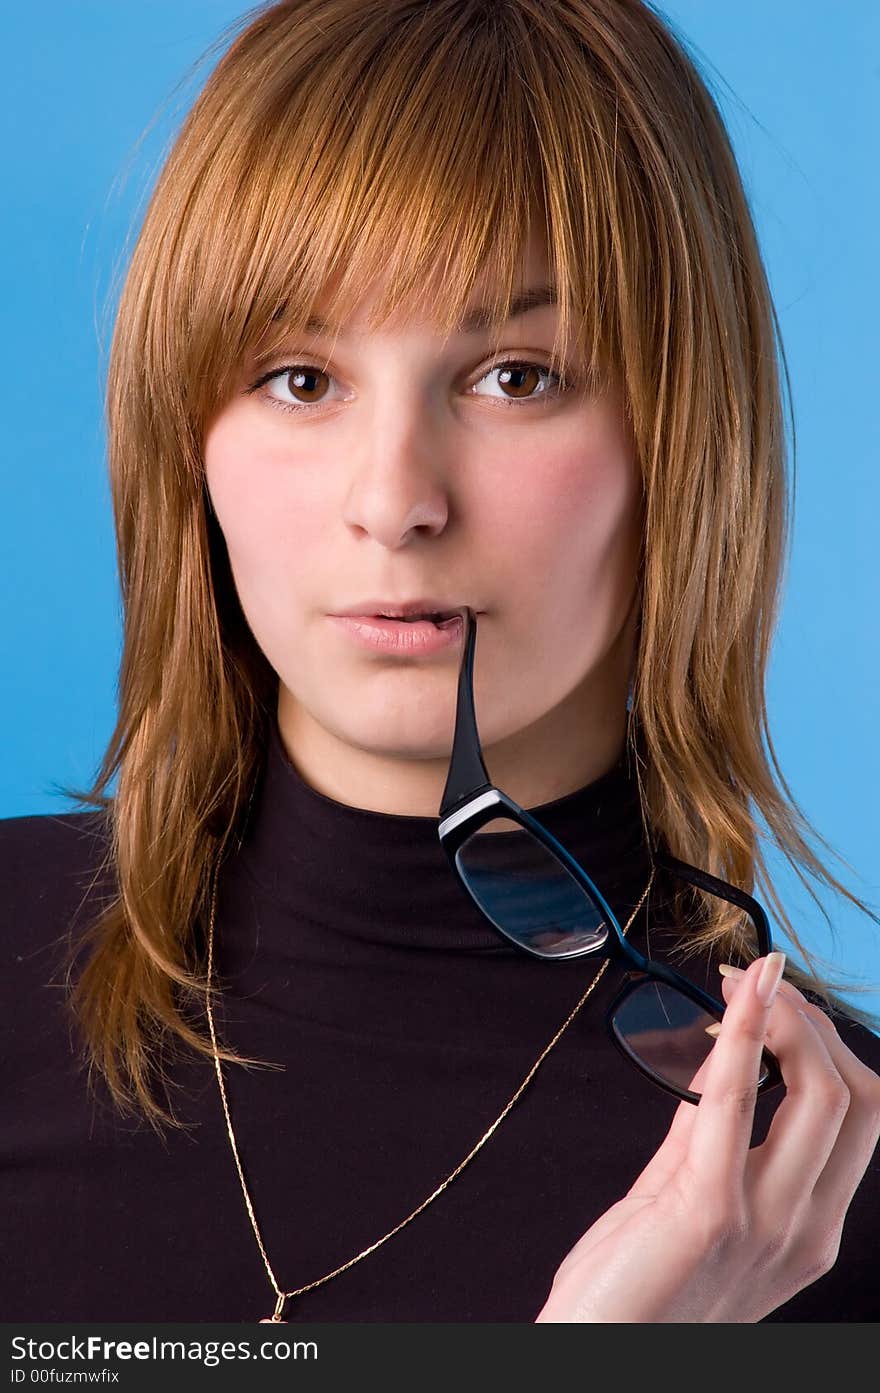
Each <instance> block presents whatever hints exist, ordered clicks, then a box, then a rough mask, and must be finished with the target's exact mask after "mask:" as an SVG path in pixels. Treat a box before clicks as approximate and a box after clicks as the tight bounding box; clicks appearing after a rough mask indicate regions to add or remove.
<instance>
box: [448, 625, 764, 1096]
mask: <svg viewBox="0 0 880 1393" xmlns="http://www.w3.org/2000/svg"><path fill="white" fill-rule="evenodd" d="M463 615H464V640H463V644H462V658H461V668H460V671H459V678H458V702H457V707H456V714H455V735H454V739H453V746H452V755H451V757H450V761H449V774H448V776H447V779H446V787H445V788H444V790H443V798H442V800H441V803H440V826H439V834H440V841H441V844H442V846H443V849H444V851H445V852H446V854H447V856H448V857H449V861H450V864H451V865H452V869H453V871H454V872H455V875H456V876H457V877H458V880H459V881H460V883H461V885H462V886H463V888H464V890H465V891H466V892H467V894H468V895H469V897H470V898H471V899H472V900H473V901H474V903H475V904H476V906H477V908H478V909H479V910H480V912H481V913H482V914H483V916H484V918H485V919H487V920H488V922H489V923H490V924H491V925H492V927H493V928H494V929H496V930H497V931H498V933H500V934H502V935H503V937H504V938H506V939H507V940H509V941H510V942H511V943H512V944H513V945H514V946H515V947H516V948H518V949H519V950H520V951H522V952H524V953H528V954H530V955H531V956H532V957H536V958H543V959H544V960H545V961H547V962H559V961H567V960H569V959H571V958H581V957H584V956H587V955H589V954H595V955H597V956H599V957H607V958H611V959H617V960H618V961H619V962H620V963H621V965H622V966H623V967H624V969H625V978H624V982H623V986H622V987H621V990H620V991H619V992H618V994H617V996H616V997H615V998H614V1000H613V1001H612V1003H611V1005H610V1006H609V1008H608V1011H607V1013H606V1017H605V1021H606V1025H607V1028H608V1032H609V1034H610V1036H611V1039H612V1040H613V1041H614V1044H615V1045H616V1046H617V1048H618V1049H619V1050H620V1051H621V1052H622V1053H623V1054H624V1055H625V1056H626V1058H627V1059H629V1060H630V1062H631V1063H632V1064H634V1065H635V1066H636V1068H637V1069H640V1070H641V1072H642V1073H643V1074H646V1075H647V1077H648V1078H649V1079H651V1080H652V1081H653V1082H654V1083H656V1084H658V1085H659V1086H660V1087H661V1088H664V1089H666V1090H667V1091H668V1092H670V1093H673V1094H675V1096H676V1097H677V1098H683V1099H686V1100H687V1101H688V1102H690V1103H698V1102H699V1101H700V1096H701V1095H700V1094H699V1093H696V1092H694V1091H693V1090H692V1089H691V1087H690V1084H691V1083H692V1081H693V1078H694V1075H695V1074H696V1073H697V1070H698V1069H699V1068H700V1066H701V1064H702V1063H703V1061H704V1060H705V1059H706V1058H707V1057H708V1054H709V1051H710V1050H711V1048H712V1045H713V1044H714V1035H713V1034H711V1033H709V1032H710V1031H711V1028H712V1027H713V1026H715V1025H716V1024H717V1022H718V1021H720V1020H721V1017H722V1016H723V1014H724V1010H725V1005H724V1002H723V1001H721V1000H719V999H718V997H717V996H715V995H713V994H712V993H711V992H709V991H708V990H707V984H704V985H700V982H699V981H698V980H696V978H698V977H699V975H700V974H699V972H698V971H697V972H694V973H692V976H691V979H689V978H688V977H686V976H684V975H683V974H682V973H681V972H679V971H678V970H677V969H676V968H674V967H672V966H671V965H670V964H669V963H667V962H665V961H658V960H657V959H656V958H645V957H643V956H642V954H641V953H639V952H638V950H637V949H636V948H634V947H633V945H632V944H631V943H629V942H628V941H627V939H626V937H625V935H624V933H623V931H622V930H621V927H620V924H619V923H618V921H617V919H616V917H615V915H614V912H613V910H612V909H611V907H610V905H608V904H607V902H606V901H605V899H604V898H603V896H602V894H601V893H600V891H599V890H598V888H597V887H596V886H595V885H594V883H593V881H592V880H591V879H590V877H589V876H588V875H587V873H586V871H585V870H584V868H583V866H581V865H580V864H579V863H578V862H577V861H576V860H575V858H574V857H573V856H572V855H571V854H570V853H569V852H568V851H566V849H565V847H564V846H562V844H561V843H560V842H558V841H557V840H556V838H555V837H554V836H553V835H552V833H550V832H549V831H548V830H547V828H546V827H543V826H542V825H541V823H540V822H538V820H537V819H536V818H534V817H532V816H531V814H530V813H529V812H527V811H526V809H525V808H521V807H520V806H519V804H517V803H515V802H514V801H513V799H512V798H509V797H508V796H507V794H506V793H504V792H502V790H501V789H499V788H496V787H495V785H494V784H493V783H492V781H491V780H490V778H489V775H488V772H487V770H486V766H485V764H484V763H483V755H482V750H481V748H480V738H479V735H478V733H477V722H476V715H475V711H474V688H473V680H474V651H475V648H476V633H477V621H476V616H475V614H474V612H473V610H471V609H469V608H465V609H464V610H463ZM652 861H653V865H654V868H655V871H656V869H657V867H662V869H663V870H664V871H666V872H667V873H668V874H669V875H671V876H673V877H677V878H678V879H679V880H682V881H685V882H687V883H688V884H689V885H692V886H697V887H698V888H699V889H701V890H704V891H706V892H707V893H709V894H712V895H715V896H717V897H718V898H719V899H722V900H726V901H728V903H730V904H734V905H736V906H737V907H738V908H739V909H741V910H743V911H744V912H745V913H746V914H747V915H748V917H749V919H750V921H751V929H752V931H753V932H749V931H746V932H745V933H743V934H742V935H737V937H738V939H740V940H741V946H740V947H736V946H734V947H731V948H730V949H729V951H728V949H727V948H726V949H725V956H726V958H727V960H728V961H730V962H732V963H733V964H734V965H735V966H742V967H746V966H748V963H749V962H750V961H751V960H752V959H753V958H754V957H763V956H765V955H766V954H767V953H769V952H770V951H771V948H772V945H771V941H770V926H769V924H768V922H767V916H766V914H765V913H764V910H763V909H762V908H761V906H760V905H759V904H758V902H757V900H754V899H752V897H751V895H747V894H746V893H745V891H744V890H740V889H738V888H737V887H736V886H735V885H729V884H728V883H727V881H725V880H718V879H717V878H716V877H715V876H712V875H709V874H708V872H707V871H701V870H698V869H697V867H696V866H689V865H688V864H687V863H686V862H684V861H679V860H677V859H676V858H675V857H673V856H670V855H668V854H663V853H662V852H658V851H657V850H655V849H653V848H652ZM609 926H610V928H609ZM655 931H656V934H657V936H659V937H660V938H661V939H662V937H663V935H664V933H667V934H668V938H669V942H670V945H672V944H673V942H674V941H675V940H676V939H677V938H680V935H678V934H676V932H675V930H674V929H673V928H671V927H670V928H668V929H665V928H664V926H662V925H657V926H653V925H652V936H653V935H654V933H655ZM747 939H751V940H753V943H754V947H753V948H752V945H751V943H750V942H747V941H746V940H747ZM705 976H706V978H708V976H709V973H708V969H706V971H705ZM781 1082H782V1074H781V1071H780V1068H779V1065H778V1063H777V1061H776V1059H775V1057H774V1056H773V1055H772V1054H771V1053H770V1051H769V1050H764V1052H763V1056H762V1060H761V1069H760V1073H759V1079H758V1089H759V1091H766V1090H767V1089H770V1088H773V1087H775V1086H777V1085H778V1084H780V1083H781Z"/></svg>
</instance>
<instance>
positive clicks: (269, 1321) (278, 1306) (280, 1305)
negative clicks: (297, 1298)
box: [260, 1291, 288, 1325]
mask: <svg viewBox="0 0 880 1393" xmlns="http://www.w3.org/2000/svg"><path fill="white" fill-rule="evenodd" d="M286 1300H287V1297H286V1296H285V1294H284V1292H283V1291H282V1292H279V1293H278V1300H277V1301H276V1302H275V1310H274V1312H273V1313H272V1315H271V1316H263V1318H262V1320H261V1321H260V1325H287V1323H288V1322H287V1321H286V1320H282V1319H281V1312H282V1311H283V1310H284V1303H285V1301H286Z"/></svg>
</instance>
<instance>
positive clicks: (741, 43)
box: [0, 0, 880, 1010]
mask: <svg viewBox="0 0 880 1393" xmlns="http://www.w3.org/2000/svg"><path fill="white" fill-rule="evenodd" d="M244 9H245V6H243V5H238V4H234V3H223V0H151V3H150V4H149V5H134V4H122V5H120V4H119V3H111V0H95V2H93V3H86V2H85V0H78V3H71V0H64V3H61V0H48V2H47V0H44V3H43V4H41V5H39V6H34V5H32V6H21V7H18V6H16V7H12V8H10V9H9V10H8V11H7V13H6V16H5V24H4V29H5V32H6V37H7V53H8V54H9V55H11V56H12V55H14V60H13V59H11V61H9V62H8V63H7V65H6V73H5V82H4V84H3V87H2V93H0V113H2V115H0V120H2V123H3V149H4V158H5V174H4V185H5V188H6V190H7V191H8V190H10V189H11V191H12V194H11V199H10V198H7V199H6V200H4V202H5V203H6V209H5V216H4V218H3V220H2V224H0V252H2V254H0V278H2V282H0V288H2V303H3V304H4V306H5V309H6V315H5V329H6V332H5V333H4V335H3V337H2V344H0V354H2V358H3V364H2V367H3V371H2V374H0V394H2V438H3V452H2V461H3V463H2V469H3V474H2V498H3V507H2V510H0V528H2V542H3V556H4V572H5V577H4V586H3V593H4V615H3V633H4V647H5V658H4V662H3V664H2V689H0V701H2V715H3V721H4V728H5V731H6V738H5V740H4V742H3V744H4V756H5V757H4V759H3V761H2V766H0V816H4V817H9V816H15V815H19V814H24V813H38V812H53V811H54V812H57V811H62V810H65V809H66V808H68V806H69V805H68V804H67V803H66V801H65V800H63V799H62V798H61V797H60V796H59V795H58V794H57V793H55V792H54V791H53V788H52V785H53V782H58V783H65V784H69V783H72V784H74V785H77V786H84V785H86V784H87V783H89V782H90V780H91V776H92V774H93V771H94V769H95V767H96V765H97V762H98V759H99V756H100V754H101V752H102V750H103V747H104V745H105V744H106V741H107V739H108V738H109V735H110V732H111V729H112V726H113V719H114V703H115V683H116V673H117V665H118V660H119V651H120V608H119V594H118V585H117V580H116V570H115V552H114V540H113V525H112V515H111V509H110V500H109V490H108V485H107V481H106V477H105V474H106V465H105V459H104V434H103V420H102V400H101V394H102V385H103V379H104V372H105V367H106V345H107V344H108V343H109V330H110V327H111V322H110V312H109V311H108V309H107V302H108V298H109V297H110V293H111V284H112V278H113V272H114V267H115V266H116V264H117V263H118V262H119V261H120V258H123V260H122V264H123V266H124V264H125V262H124V251H125V245H126V238H127V236H129V237H130V236H131V235H132V231H133V229H136V226H137V224H138V222H139V217H140V213H141V212H142V210H143V206H144V201H145V196H146V193H147V191H148V189H149V187H150V186H151V185H152V181H153V179H154V177H155V174H156V172H157V170H158V168H159V166H160V165H161V163H162V159H163V154H164V150H165V146H166V143H167V141H168V140H169V139H170V138H171V136H172V135H173V132H174V131H175V130H176V128H177V126H178V124H179V122H180V119H181V118H182V116H183V114H184V112H185V110H186V109H188V107H189V105H191V103H192V100H193V99H194V97H195V95H196V93H197V91H198V90H199V88H200V86H201V85H202V83H203V82H204V80H205V78H206V77H207V75H208V72H209V71H210V69H211V67H212V66H213V65H214V63H215V62H216V55H215V56H214V57H212V58H210V59H209V61H208V62H207V63H205V64H204V66H202V67H200V68H199V69H198V70H197V71H196V72H195V73H192V72H191V71H190V70H191V66H192V65H193V64H194V63H195V62H196V61H197V60H198V59H199V57H200V55H201V54H202V53H203V52H204V50H205V49H207V48H208V47H209V45H210V44H212V43H213V42H215V40H217V38H218V37H219V35H220V31H221V30H222V29H223V28H224V27H225V26H226V25H227V24H229V23H230V22H231V21H233V20H234V19H235V18H236V17H237V16H239V15H241V14H243V12H244ZM662 13H663V14H664V15H665V16H666V17H667V18H668V19H669V20H670V21H671V22H672V24H673V25H674V26H676V28H677V29H678V30H679V31H680V32H681V33H682V34H683V35H684V36H685V38H686V39H687V41H688V43H689V45H690V47H691V51H692V52H693V53H694V54H695V56H696V57H697V60H698V62H699V63H700V66H701V69H702V71H703V73H704V75H705V76H706V77H707V78H708V79H709V82H710V86H711V87H712V88H713V90H714V91H715V94H716V97H717V98H718V99H719V101H720V104H721V107H722V111H723V113H724V116H725V119H726V121H727V124H728V128H729V129H730V132H731V135H732V137H733V141H734V145H735V148H736V151H737V155H738V158H739V162H740V167H741V170H742V172H743V176H744V180H745V184H746V189H747V192H748V195H749V198H750V200H751V203H752V207H753V210H754V213H755V217H756V221H757V224H758V231H759V236H760V239H761V244H762V247H763V249H764V254H765V259H766V262H767V265H768V269H769V274H770V279H771V284H772V288H773V292H774V296H775V299H776V304H777V308H778V310H779V314H780V318H781V324H782V330H783V335H784V343H785V347H786V352H787V354H788V359H789V364H790V368H791V373H792V381H793V390H794V410H795V422H796V431H797V443H798V461H797V489H796V503H795V511H794V545H793V551H792V559H791V565H790V569H789V572H788V576H787V583H786V592H785V601H784V608H783V613H782V618H781V622H780V629H779V635H778V639H777V643H776V647H775V650H774V657H773V662H772V668H771V675H770V682H769V688H768V702H769V711H770V718H771V731H772V735H773V740H774V745H775V747H776V751H777V754H778V757H779V760H780V763H781V765H782V769H783V772H784V774H785V777H786V779H787V781H788V783H789V786H790V787H791V789H792V792H793V794H794V796H795V798H796V799H797V801H798V802H799V804H800V806H801V808H802V809H803V811H804V812H805V814H806V815H807V817H808V818H809V819H810V821H811V822H812V823H813V824H814V825H815V826H816V827H817V829H818V830H819V832H820V833H821V834H822V835H823V836H825V837H826V838H827V839H828V840H829V841H830V843H831V845H832V846H833V847H834V848H836V849H837V850H838V851H839V852H840V853H841V854H842V855H843V856H844V857H846V859H847V860H848V861H849V862H850V863H851V865H852V866H853V868H854V872H855V874H851V873H850V872H849V871H848V870H847V869H846V868H845V867H841V866H840V865H838V864H837V863H836V862H834V861H832V862H831V869H832V871H833V872H834V873H835V874H837V875H838V878H839V879H840V878H842V879H843V881H844V883H845V884H846V885H847V886H848V887H849V888H851V889H853V890H855V892H856V893H857V894H860V895H861V896H862V897H863V898H867V899H868V900H869V902H871V903H872V904H873V905H874V906H875V907H877V906H878V905H880V884H878V880H877V844H878V816H877V812H876V808H877V789H878V784H880V778H878V775H880V756H878V746H877V738H876V730H875V721H872V720H871V719H870V717H871V713H873V714H874V717H875V718H876V714H877V712H878V710H880V701H878V695H880V682H878V674H880V645H878V626H877V620H876V615H877V610H878V602H880V585H878V563H877V536H878V529H877V519H878V515H880V484H878V468H877V466H878V458H877V456H878V451H877V438H878V436H877V427H876V415H875V412H876V402H877V395H878V386H880V383H878V378H877V371H876V362H877V337H876V325H877V320H878V294H877V272H876V240H875V239H876V227H877V214H878V208H877V181H876V175H875V174H872V173H870V171H871V170H875V169H876V164H875V159H876V142H877V110H878V102H877V92H878V77H880V66H878V60H877V56H876V55H877V53H878V52H880V19H878V16H880V6H877V5H876V4H875V3H874V0H860V2H858V0H846V2H845V3H839V4H837V5H835V6H834V7H833V9H832V10H831V11H829V10H828V8H827V6H826V5H824V4H820V3H818V0H810V3H804V0H774V3H773V4H770V5H768V4H766V3H765V0H728V3H725V4H721V3H711V4H710V3H706V0H677V3H670V4H667V5H666V6H664V7H662ZM829 17H830V18H829ZM817 849H818V851H819V853H820V855H824V853H823V852H822V848H821V847H818V848H817ZM769 855H770V866H771V870H772V871H773V873H774V876H775V877H776V884H777V887H778V888H779V890H780V892H781V894H782V895H783V897H784V902H785V904H786V907H787V909H788V912H789V913H790V915H791V916H792V918H793V920H794V922H795V923H796V924H797V925H798V926H799V928H800V930H801V932H802V934H803V936H804V939H805V941H806V942H807V943H808V944H809V945H810V947H812V948H813V949H815V950H816V951H818V952H820V953H822V954H824V955H826V956H828V957H830V958H831V959H832V961H833V962H834V963H835V964H836V965H837V967H838V968H844V969H846V970H848V971H850V972H853V973H855V974H857V976H862V975H863V976H865V977H867V978H870V979H871V980H872V981H873V982H874V983H875V984H876V985H877V990H875V991H873V992H872V994H871V995H870V996H868V997H861V998H860V999H861V1000H862V1001H863V1002H866V1003H868V1004H870V1005H871V1006H872V1007H873V1008H874V1009H877V1010H880V928H878V927H877V926H876V925H875V924H873V923H872V922H871V921H870V920H869V919H867V918H866V916H864V915H863V914H862V913H861V912H860V911H858V910H856V909H855V908H853V907H852V906H850V905H849V903H848V901H846V900H845V899H844V898H843V897H842V896H839V895H836V894H834V893H832V892H831V891H825V890H824V889H823V890H821V897H822V900H823V903H825V905H826V907H827V908H828V910H829V913H830V915H831V918H832V922H833V924H834V926H835V931H834V934H833V935H831V934H829V931H828V929H827V926H826V924H825V921H824V919H823V918H822V916H821V914H820V912H819V910H818V909H817V907H816V906H815V904H814V902H813V900H812V898H811V896H810V894H809V893H808V891H807V890H806V889H805V888H804V887H803V886H802V885H801V883H800V881H799V879H798V877H797V876H796V874H795V873H794V872H792V871H791V870H789V869H788V867H787V863H786V862H785V861H784V859H783V858H782V857H781V856H779V855H778V853H776V852H775V851H774V850H773V848H769ZM768 908H769V907H768ZM771 923H772V924H773V925H774V927H775V919H774V916H773V915H772V914H771ZM780 946H783V947H784V946H785V945H784V943H783V944H781V945H780Z"/></svg>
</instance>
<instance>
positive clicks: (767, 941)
mask: <svg viewBox="0 0 880 1393" xmlns="http://www.w3.org/2000/svg"><path fill="white" fill-rule="evenodd" d="M654 860H655V862H656V864H657V865H658V866H665V867H666V868H667V869H668V870H670V871H672V872H673V874H675V875H678V876H681V878H682V880H686V881H688V882H689V883H690V884H691V885H697V886H699V888H700V889H701V890H707V891H708V892H709V894H710V895H717V896H718V897H719V899H722V900H729V901H730V903H731V904H735V905H739V907H740V909H744V910H745V911H746V913H747V914H749V915H751V917H752V919H753V920H754V923H755V928H756V929H757V931H758V955H759V957H765V956H766V954H767V953H769V952H771V950H772V948H773V940H772V938H771V936H770V923H769V920H768V919H767V915H766V914H765V912H764V909H763V907H762V906H761V905H760V904H759V903H758V901H757V900H755V899H753V898H752V896H751V895H749V894H747V893H746V891H745V890H741V889H740V888H739V886H738V885H731V884H730V883H729V882H728V881H726V880H719V878H718V877H717V876H714V875H710V874H709V872H708V871H703V870H700V869H699V868H698V867H697V866H691V865H689V864H688V863H687V861H679V860H678V859H677V858H676V857H675V856H671V855H670V853H669V852H668V851H667V852H656V853H655V855H654Z"/></svg>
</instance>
